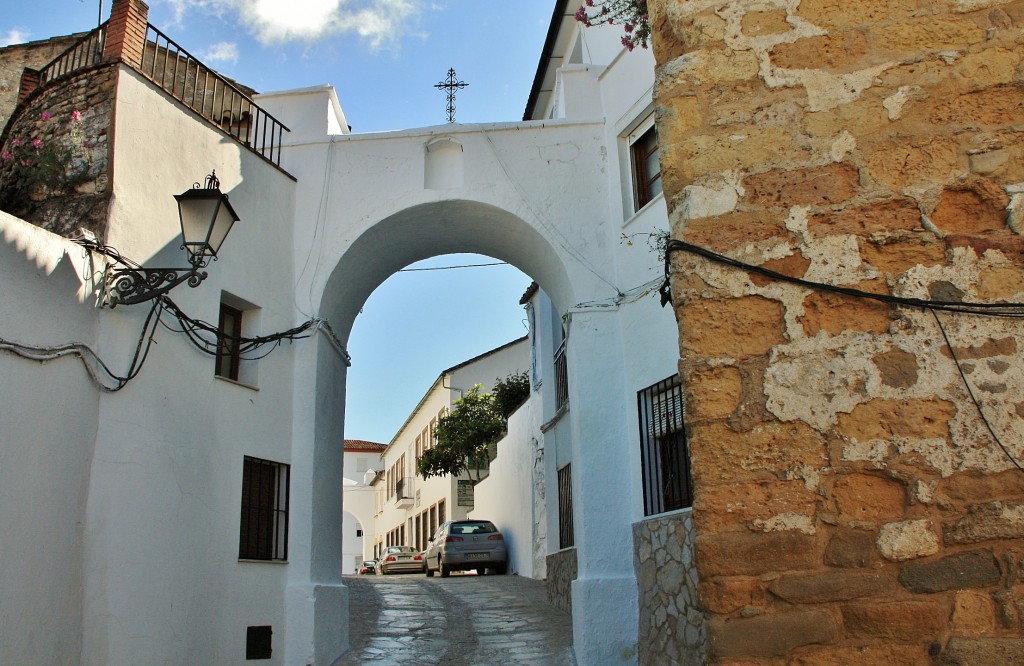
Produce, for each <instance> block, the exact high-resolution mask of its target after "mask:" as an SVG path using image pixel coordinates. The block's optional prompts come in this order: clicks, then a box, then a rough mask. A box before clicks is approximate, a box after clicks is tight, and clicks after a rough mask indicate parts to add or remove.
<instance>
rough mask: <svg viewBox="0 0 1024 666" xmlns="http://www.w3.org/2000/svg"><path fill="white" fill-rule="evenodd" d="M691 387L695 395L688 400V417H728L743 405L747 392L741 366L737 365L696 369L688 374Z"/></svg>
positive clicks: (688, 418)
mask: <svg viewBox="0 0 1024 666" xmlns="http://www.w3.org/2000/svg"><path fill="white" fill-rule="evenodd" d="M687 387H688V388H687V390H688V391H689V392H690V394H691V395H692V396H694V397H693V398H692V399H690V400H687V401H686V411H687V414H686V417H687V420H693V419H696V420H704V419H722V418H725V417H727V416H729V415H730V414H732V413H733V412H735V411H736V409H737V408H738V407H739V406H740V396H741V395H742V393H743V384H742V377H741V375H740V370H739V368H737V367H735V366H722V367H717V368H707V367H705V368H701V369H698V370H694V371H693V372H691V373H689V375H688V376H687Z"/></svg>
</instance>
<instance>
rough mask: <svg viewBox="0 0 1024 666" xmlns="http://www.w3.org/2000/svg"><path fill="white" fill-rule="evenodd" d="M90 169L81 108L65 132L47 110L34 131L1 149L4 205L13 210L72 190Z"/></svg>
mask: <svg viewBox="0 0 1024 666" xmlns="http://www.w3.org/2000/svg"><path fill="white" fill-rule="evenodd" d="M30 137H31V138H30ZM88 171H89V160H88V150H87V148H86V145H85V140H84V138H83V136H82V114H81V112H80V111H73V112H72V113H71V115H70V118H69V121H68V125H67V129H66V132H65V131H62V128H61V127H60V126H59V124H58V123H57V119H56V117H55V116H53V115H52V114H50V113H49V112H48V111H43V112H42V113H41V114H40V116H39V123H37V124H36V125H34V126H32V131H31V132H30V134H28V135H27V136H14V137H13V138H11V139H10V141H9V142H8V144H7V147H6V148H5V149H4V150H3V151H2V152H0V175H2V176H3V180H2V186H0V208H3V209H4V210H12V209H14V208H16V207H19V206H24V204H25V202H26V201H27V200H29V199H35V200H39V199H42V198H45V197H46V196H47V194H60V193H65V192H68V191H70V190H71V189H73V188H74V187H75V186H77V185H79V184H81V183H83V182H85V180H87V178H88Z"/></svg>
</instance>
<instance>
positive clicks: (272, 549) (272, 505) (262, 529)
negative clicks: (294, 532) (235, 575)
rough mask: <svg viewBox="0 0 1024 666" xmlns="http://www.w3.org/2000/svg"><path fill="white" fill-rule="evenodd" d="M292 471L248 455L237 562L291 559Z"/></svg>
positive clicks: (244, 468) (243, 468) (245, 463)
mask: <svg viewBox="0 0 1024 666" xmlns="http://www.w3.org/2000/svg"><path fill="white" fill-rule="evenodd" d="M289 469H290V468H289V466H288V465H285V464H284V463H279V462H273V461H270V460H261V459H259V458H252V457H250V456H245V459H244V460H243V465H242V520H241V529H240V532H241V535H240V538H239V544H238V559H240V560H287V559H288V474H289Z"/></svg>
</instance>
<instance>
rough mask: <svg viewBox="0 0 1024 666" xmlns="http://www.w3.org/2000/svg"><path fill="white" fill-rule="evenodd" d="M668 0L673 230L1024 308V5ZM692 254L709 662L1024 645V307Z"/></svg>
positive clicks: (658, 0)
mask: <svg viewBox="0 0 1024 666" xmlns="http://www.w3.org/2000/svg"><path fill="white" fill-rule="evenodd" d="M649 7H650V13H651V19H652V22H653V27H654V31H655V36H654V48H655V54H656V57H657V61H658V73H657V84H656V103H657V107H658V111H657V112H658V134H659V141H660V145H661V161H662V172H663V180H664V190H665V194H666V199H667V201H668V202H669V208H670V215H671V221H672V229H673V231H672V233H673V237H674V238H676V239H681V240H683V241H686V242H689V243H692V244H694V245H697V246H702V247H705V248H710V249H711V250H713V251H715V252H718V253H721V254H725V255H728V256H730V257H732V258H735V259H739V260H741V261H744V262H747V263H750V264H755V265H759V266H763V267H766V268H769V269H773V270H775V271H778V272H780V273H784V274H787V275H790V276H794V277H798V278H803V279H805V280H808V281H811V282H817V283H826V284H829V285H838V286H843V287H851V288H856V289H859V290H862V291H866V292H872V293H877V294H885V295H893V296H898V297H914V298H919V299H931V300H940V301H972V302H983V303H993V302H1017V303H1020V302H1022V301H1024V272H1022V270H1021V262H1022V259H1024V242H1022V239H1021V236H1020V230H1021V229H1022V215H1024V84H1022V82H1024V44H1022V42H1024V2H1020V1H1016V2H1006V1H1002V2H1001V1H999V0H862V1H860V2H845V1H843V0H735V1H733V2H723V1H715V0H651V2H650V4H649ZM672 264H673V273H674V274H673V280H672V298H673V305H674V307H675V309H676V315H677V319H678V322H679V332H680V349H681V360H680V373H681V376H682V378H683V382H684V385H685V391H686V405H687V423H688V433H689V437H690V439H689V441H690V446H691V454H692V461H693V470H694V472H693V474H694V483H695V505H694V513H693V516H694V528H695V531H696V561H697V567H698V572H699V580H700V584H699V591H700V603H701V605H702V606H703V608H704V609H705V611H706V613H707V620H708V625H707V629H708V638H709V643H708V647H709V660H710V661H711V662H712V663H735V664H738V663H758V664H774V663H778V664H782V663H800V664H839V663H882V662H890V663H894V664H911V663H914V664H917V663H931V662H935V663H1014V662H1024V638H1022V636H1024V632H1022V620H1024V584H1022V583H1019V582H1018V579H1019V575H1020V573H1021V568H1022V566H1024V562H1022V559H1024V473H1022V472H1021V471H1020V470H1019V469H1017V468H1016V467H1015V465H1014V462H1013V460H1011V457H1012V458H1013V459H1015V460H1016V461H1018V462H1022V461H1024V444H1022V440H1024V364H1022V363H1021V362H1020V354H1021V350H1022V349H1024V322H1021V320H1020V319H997V318H991V317H985V316H977V315H965V314H952V313H939V314H938V316H937V318H936V316H933V314H932V313H931V312H930V311H928V310H924V309H919V308H913V307H907V306H893V305H889V304H886V303H882V302H879V301H873V300H868V299H864V298H858V297H853V296H845V295H840V294H837V293H833V292H829V291H824V290H819V289H813V288H808V287H803V286H797V285H793V284H788V283H785V282H781V281H778V280H776V279H771V278H768V277H764V276H761V275H757V274H752V273H749V272H748V271H745V270H743V269H741V268H736V267H732V266H727V265H722V264H719V263H716V262H713V261H711V260H708V259H705V258H701V257H698V256H696V255H694V254H692V253H688V252H684V251H675V252H674V253H673V255H672ZM939 322H941V328H940V326H939ZM943 331H944V332H945V334H946V335H948V337H949V340H950V344H949V345H948V346H947V344H946V342H945V340H944V335H943ZM960 370H962V372H963V374H964V377H965V378H966V383H967V384H968V385H969V386H970V390H971V391H972V392H973V393H974V395H975V396H977V399H978V402H979V404H980V411H981V412H983V413H984V417H985V419H987V421H988V423H990V424H991V428H992V431H993V432H994V433H995V436H997V437H998V439H999V441H1000V442H1001V443H1002V446H1004V447H1005V448H1006V451H1005V452H1004V451H1003V450H1002V449H1001V448H1000V446H999V444H997V442H996V440H995V438H994V437H993V434H991V433H990V432H989V431H988V429H987V427H986V425H985V422H984V421H983V419H982V418H981V417H980V416H979V408H978V407H976V406H975V404H974V403H973V402H972V399H971V397H970V395H969V393H968V390H967V387H966V386H965V380H964V379H962V378H961V376H960Z"/></svg>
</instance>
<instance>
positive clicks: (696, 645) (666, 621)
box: [633, 511, 707, 666]
mask: <svg viewBox="0 0 1024 666" xmlns="http://www.w3.org/2000/svg"><path fill="white" fill-rule="evenodd" d="M633 547H634V549H635V550H634V556H633V557H634V559H633V562H634V566H635V567H636V580H637V587H638V590H637V591H638V597H639V599H640V627H639V635H638V643H639V645H640V655H639V661H640V663H641V664H666V665H671V666H701V665H702V664H705V663H707V662H706V660H705V645H706V641H707V633H706V631H705V627H704V611H703V609H702V608H701V607H700V603H699V601H698V598H697V568H696V567H695V566H694V563H693V518H692V514H691V512H689V511H686V512H682V513H674V514H671V515H669V516H664V517H661V518H652V519H649V520H645V521H643V522H639V523H636V524H635V525H633Z"/></svg>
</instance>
